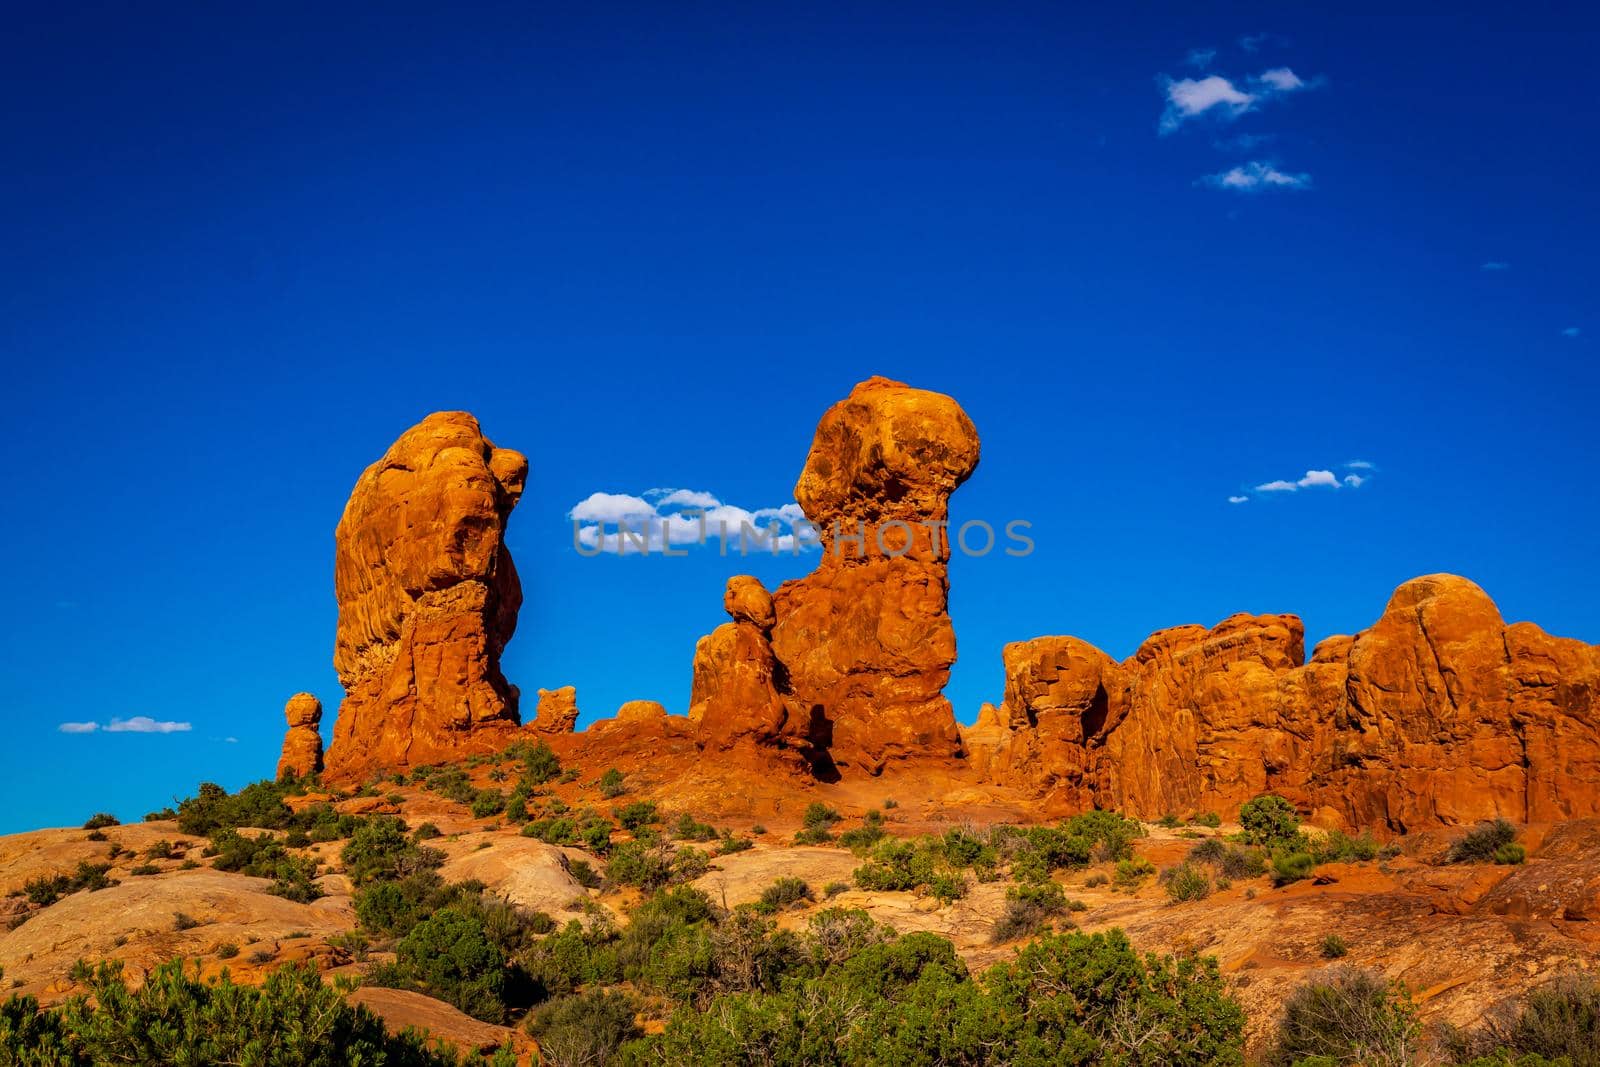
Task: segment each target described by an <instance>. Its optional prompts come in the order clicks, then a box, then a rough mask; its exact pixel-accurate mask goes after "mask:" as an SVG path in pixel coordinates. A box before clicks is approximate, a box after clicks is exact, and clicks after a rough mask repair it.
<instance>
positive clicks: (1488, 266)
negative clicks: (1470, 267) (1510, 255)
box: [1478, 259, 1511, 271]
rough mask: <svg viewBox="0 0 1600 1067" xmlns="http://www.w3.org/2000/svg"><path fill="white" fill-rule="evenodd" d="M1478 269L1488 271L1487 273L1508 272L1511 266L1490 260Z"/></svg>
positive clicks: (1496, 260)
mask: <svg viewBox="0 0 1600 1067" xmlns="http://www.w3.org/2000/svg"><path fill="white" fill-rule="evenodd" d="M1478 269H1479V270H1489V271H1495V270H1510V269H1511V264H1509V263H1502V262H1501V261H1500V260H1498V259H1491V260H1489V262H1487V263H1485V264H1483V266H1481V267H1479V268H1478Z"/></svg>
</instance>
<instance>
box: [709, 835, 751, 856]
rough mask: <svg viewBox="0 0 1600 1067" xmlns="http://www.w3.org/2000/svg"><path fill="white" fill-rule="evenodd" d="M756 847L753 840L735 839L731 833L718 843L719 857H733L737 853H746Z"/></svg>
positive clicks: (745, 838) (746, 838)
mask: <svg viewBox="0 0 1600 1067" xmlns="http://www.w3.org/2000/svg"><path fill="white" fill-rule="evenodd" d="M755 847H756V843H755V841H754V840H752V839H751V838H748V837H735V836H733V834H731V833H729V834H724V835H723V838H722V840H721V841H720V842H718V843H717V855H719V856H731V855H732V854H733V853H735V852H745V851H747V850H749V849H752V848H755Z"/></svg>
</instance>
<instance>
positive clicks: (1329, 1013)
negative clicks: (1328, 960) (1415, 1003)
mask: <svg viewBox="0 0 1600 1067" xmlns="http://www.w3.org/2000/svg"><path fill="white" fill-rule="evenodd" d="M1417 1044H1418V1025H1417V1019H1416V1011H1415V1009H1414V1008H1413V1007H1412V1004H1411V999H1410V997H1409V996H1408V995H1407V993H1406V991H1405V989H1404V988H1403V987H1400V986H1392V985H1390V984H1389V982H1388V981H1386V980H1385V979H1384V977H1383V975H1381V974H1378V973H1377V972H1376V971H1367V970H1361V969H1359V968H1355V967H1345V966H1340V967H1336V968H1334V969H1333V970H1331V971H1328V972H1326V973H1325V974H1324V975H1322V976H1321V977H1318V978H1314V979H1312V980H1311V981H1308V982H1306V983H1304V984H1303V985H1301V986H1299V987H1298V988H1297V989H1295V990H1294V992H1293V993H1291V994H1290V995H1289V999H1288V1000H1287V1001H1286V1002H1285V1003H1284V1006H1283V1014H1282V1016H1281V1017H1280V1019H1279V1021H1278V1030H1277V1034H1276V1037H1275V1039H1274V1042H1273V1045H1272V1049H1271V1052H1270V1054H1269V1062H1270V1063H1272V1064H1274V1065H1278V1067H1289V1065H1291V1064H1298V1063H1301V1062H1303V1061H1309V1062H1314V1063H1352V1064H1354V1063H1359V1064H1369V1065H1376V1064H1395V1065H1400V1064H1410V1063H1414V1062H1416V1057H1417Z"/></svg>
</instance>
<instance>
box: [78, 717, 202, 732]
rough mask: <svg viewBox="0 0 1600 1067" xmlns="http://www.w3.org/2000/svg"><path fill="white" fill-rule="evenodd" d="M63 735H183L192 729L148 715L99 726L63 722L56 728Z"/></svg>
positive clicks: (188, 726) (185, 724)
mask: <svg viewBox="0 0 1600 1067" xmlns="http://www.w3.org/2000/svg"><path fill="white" fill-rule="evenodd" d="M56 729H57V730H60V731H61V732H62V733H64V734H93V733H101V732H104V733H108V734H183V733H188V732H189V731H190V730H192V729H194V727H193V726H192V725H191V724H190V723H186V722H173V721H171V720H160V719H152V718H151V717H150V716H148V715H135V716H133V717H132V718H128V719H112V720H111V721H110V722H108V723H106V724H104V725H101V724H100V723H97V722H64V723H61V724H60V725H59V726H57V727H56Z"/></svg>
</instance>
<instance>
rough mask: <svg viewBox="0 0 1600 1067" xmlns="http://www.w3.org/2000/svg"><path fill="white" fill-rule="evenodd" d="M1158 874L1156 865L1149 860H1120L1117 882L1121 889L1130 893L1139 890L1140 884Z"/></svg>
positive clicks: (1137, 858)
mask: <svg viewBox="0 0 1600 1067" xmlns="http://www.w3.org/2000/svg"><path fill="white" fill-rule="evenodd" d="M1155 873H1156V866H1155V864H1153V863H1151V862H1150V861H1149V860H1147V859H1143V858H1139V857H1136V858H1134V859H1127V860H1118V861H1117V868H1116V877H1115V881H1116V883H1117V887H1118V888H1119V889H1126V890H1129V891H1132V890H1135V889H1137V888H1139V883H1141V882H1143V881H1144V880H1145V879H1146V878H1148V877H1150V876H1151V875H1152V874H1155Z"/></svg>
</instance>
